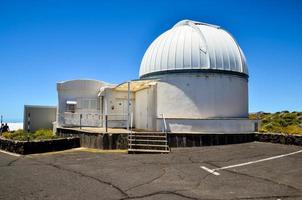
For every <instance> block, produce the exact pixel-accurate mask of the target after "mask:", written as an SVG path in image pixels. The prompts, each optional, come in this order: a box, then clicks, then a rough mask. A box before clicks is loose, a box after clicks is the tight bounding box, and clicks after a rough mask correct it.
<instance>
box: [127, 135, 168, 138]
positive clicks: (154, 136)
mask: <svg viewBox="0 0 302 200" xmlns="http://www.w3.org/2000/svg"><path fill="white" fill-rule="evenodd" d="M129 137H145V138H150V137H151V138H152V137H153V138H166V136H165V135H129Z"/></svg>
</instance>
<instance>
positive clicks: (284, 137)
mask: <svg viewBox="0 0 302 200" xmlns="http://www.w3.org/2000/svg"><path fill="white" fill-rule="evenodd" d="M255 140H256V141H259V142H271V143H278V144H288V145H298V146H302V135H288V134H280V133H257V134H255Z"/></svg>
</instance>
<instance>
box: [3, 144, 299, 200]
mask: <svg viewBox="0 0 302 200" xmlns="http://www.w3.org/2000/svg"><path fill="white" fill-rule="evenodd" d="M301 149H302V147H299V146H287V145H279V144H270V143H257V142H253V143H245V144H237V145H223V146H210V147H200V148H179V149H172V152H171V153H170V154H137V155H133V154H130V155H128V154H126V153H112V152H111V153H104V152H87V151H82V150H76V151H67V152H59V153H51V154H39V155H30V156H20V157H15V156H11V155H7V154H4V153H1V152H0V199H5V200H6V199H8V200H9V199H47V200H48V199H56V200H60V199H64V200H65V199H68V200H69V199H85V200H88V199H89V200H90V199H92V200H93V199H106V200H110V199H120V200H121V199H146V200H147V199H148V200H158V199H171V200H179V199H302V153H296V154H293V155H288V156H284V157H280V158H276V159H272V160H267V161H263V162H258V163H253V164H248V165H244V166H238V167H234V168H229V169H225V170H220V171H219V173H220V175H219V176H215V175H213V174H211V173H209V172H207V171H205V170H203V169H201V168H200V166H206V167H207V168H209V169H213V168H219V167H224V166H229V165H237V164H240V163H245V162H249V161H256V160H260V159H264V158H268V157H272V156H277V155H281V154H287V153H291V152H296V151H299V150H301Z"/></svg>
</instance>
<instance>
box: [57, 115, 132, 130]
mask: <svg viewBox="0 0 302 200" xmlns="http://www.w3.org/2000/svg"><path fill="white" fill-rule="evenodd" d="M57 117H58V122H59V125H60V126H65V127H105V126H106V127H123V128H126V127H127V117H128V115H127V114H110V115H102V114H98V113H71V112H64V113H63V114H60V113H58V116H57Z"/></svg>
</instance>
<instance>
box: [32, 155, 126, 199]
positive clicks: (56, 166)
mask: <svg viewBox="0 0 302 200" xmlns="http://www.w3.org/2000/svg"><path fill="white" fill-rule="evenodd" d="M31 159H34V158H32V157H31ZM34 160H35V161H38V162H40V163H43V164H45V165H48V166H51V167H54V168H56V169H59V170H63V171H67V172H70V173H73V174H77V175H79V176H82V177H85V178H89V179H92V180H94V181H97V182H99V183H102V184H105V185H108V186H110V187H112V188H114V189H116V190H118V191H119V192H120V193H121V194H122V195H123V196H125V197H129V195H128V194H127V193H126V192H124V191H123V190H122V189H121V188H119V187H118V186H116V185H114V184H112V183H110V182H108V181H103V180H101V179H99V178H95V177H93V176H90V175H87V174H84V173H82V172H79V171H75V170H72V169H67V168H64V167H62V166H60V165H56V164H52V163H47V162H44V161H40V160H37V159H34Z"/></svg>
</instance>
